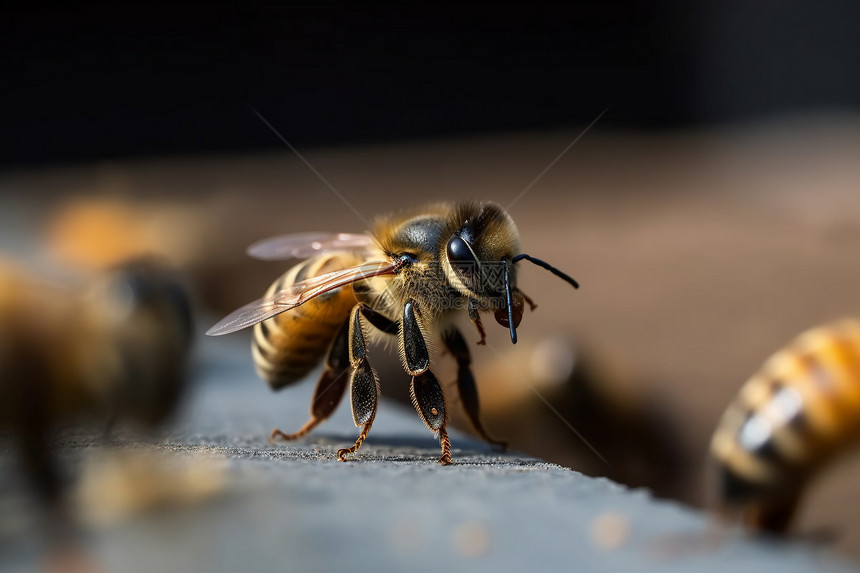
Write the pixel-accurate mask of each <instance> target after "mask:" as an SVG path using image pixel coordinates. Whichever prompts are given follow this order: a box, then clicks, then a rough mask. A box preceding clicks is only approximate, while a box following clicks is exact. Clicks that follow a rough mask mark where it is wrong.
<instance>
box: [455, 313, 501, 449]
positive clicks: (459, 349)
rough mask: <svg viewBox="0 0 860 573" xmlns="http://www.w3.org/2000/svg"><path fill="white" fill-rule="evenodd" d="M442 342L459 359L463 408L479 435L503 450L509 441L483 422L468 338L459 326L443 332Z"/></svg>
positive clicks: (458, 370)
mask: <svg viewBox="0 0 860 573" xmlns="http://www.w3.org/2000/svg"><path fill="white" fill-rule="evenodd" d="M442 342H443V343H444V344H445V347H446V348H447V349H448V351H449V352H450V353H451V355H452V356H453V357H454V359H455V360H456V361H457V389H458V390H459V392H460V399H461V400H462V402H463V409H464V410H465V411H466V415H467V416H468V417H469V421H471V422H472V426H473V427H474V428H475V431H476V432H478V435H479V436H481V438H483V440H484V441H485V442H487V443H490V444H492V445H494V446H498V447H499V448H501V449H502V451H504V450H507V449H508V443H507V442H505V441H502V440H497V439H495V438H493V437H492V436H490V434H488V433H487V430H485V429H484V425H483V424H482V423H481V417H480V415H479V411H480V404H479V402H478V388H477V386H476V385H475V377H474V376H473V375H472V368H471V364H472V356H471V354H470V353H469V347H468V346H467V345H466V339H465V338H463V334H462V333H461V332H460V330H459V329H457V328H452V329H450V330H447V331H445V332H444V333H443V334H442Z"/></svg>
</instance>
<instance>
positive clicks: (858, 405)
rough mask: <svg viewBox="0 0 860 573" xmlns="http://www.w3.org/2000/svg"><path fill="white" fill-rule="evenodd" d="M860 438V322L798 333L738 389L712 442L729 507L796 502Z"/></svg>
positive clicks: (850, 322)
mask: <svg viewBox="0 0 860 573" xmlns="http://www.w3.org/2000/svg"><path fill="white" fill-rule="evenodd" d="M858 437H860V321H856V320H841V321H838V322H835V323H832V324H829V325H825V326H822V327H819V328H815V329H812V330H809V331H807V332H805V333H803V334H801V335H800V336H799V337H798V338H797V339H796V340H794V341H793V342H792V343H791V344H790V345H789V346H787V347H786V348H784V349H783V350H780V351H779V352H777V353H776V354H774V355H773V356H772V357H771V358H770V359H769V360H768V361H767V362H766V363H765V364H764V366H763V367H762V369H761V370H760V371H759V372H758V373H757V374H756V375H754V376H753V377H752V378H750V379H749V381H747V383H746V384H745V385H744V386H743V387H742V388H741V391H740V393H739V394H738V396H737V398H736V399H735V401H734V402H733V403H732V405H731V406H730V407H729V409H728V410H727V411H726V412H725V414H723V417H722V420H721V421H720V424H719V425H718V426H717V430H716V432H715V433H714V437H713V439H712V441H711V454H712V455H713V457H714V458H715V459H716V460H717V462H718V463H719V464H720V466H721V473H722V476H721V477H722V484H721V486H720V487H721V491H720V495H721V498H722V500H723V501H724V502H726V503H737V502H745V501H747V500H756V498H758V501H761V500H762V499H763V498H767V497H774V498H780V497H782V498H783V499H788V500H791V502H792V504H793V503H794V501H796V500H795V499H794V498H796V497H797V495H799V493H798V492H799V490H800V489H801V488H802V486H803V485H804V483H805V481H806V479H807V477H809V475H810V474H811V473H813V472H814V471H815V470H817V469H818V468H819V467H820V465H822V464H823V462H824V461H826V460H827V459H828V458H829V457H831V456H832V455H834V454H836V453H838V452H839V451H840V450H842V449H844V448H846V447H847V446H849V445H852V444H853V443H854V442H855V441H857V439H858Z"/></svg>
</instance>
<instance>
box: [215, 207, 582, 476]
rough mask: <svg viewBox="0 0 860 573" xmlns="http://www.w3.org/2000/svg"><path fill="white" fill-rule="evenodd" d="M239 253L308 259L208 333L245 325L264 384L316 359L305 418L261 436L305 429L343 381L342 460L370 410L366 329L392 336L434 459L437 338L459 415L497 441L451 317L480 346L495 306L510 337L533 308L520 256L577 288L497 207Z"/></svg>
mask: <svg viewBox="0 0 860 573" xmlns="http://www.w3.org/2000/svg"><path fill="white" fill-rule="evenodd" d="M249 254H250V255H251V256H254V257H257V258H262V259H288V258H306V257H310V258H308V259H307V260H305V261H304V262H302V263H300V264H298V265H296V266H295V267H293V268H292V269H290V270H289V271H288V272H287V273H286V274H285V275H283V276H282V277H281V278H279V279H278V280H277V281H275V283H274V284H273V285H272V286H271V288H269V290H268V292H267V293H266V295H265V296H264V298H262V299H261V300H257V301H255V302H252V303H250V304H249V305H246V306H244V307H242V308H240V309H239V310H237V311H236V312H234V313H233V314H231V315H229V316H227V317H226V318H225V319H224V320H222V321H221V322H220V323H218V324H217V325H215V326H214V327H212V328H211V329H210V330H209V331H208V332H207V334H209V335H220V334H227V333H229V332H234V331H236V330H239V329H242V328H245V327H248V326H252V325H253V326H254V338H253V343H252V351H253V355H254V362H255V364H256V367H257V372H258V373H259V374H260V376H261V377H262V378H263V379H265V380H266V381H267V382H268V383H269V384H270V386H271V387H272V388H273V389H278V388H282V387H284V386H286V385H288V384H292V383H294V382H296V381H298V380H300V379H302V378H303V377H304V376H305V375H306V374H307V373H308V372H310V370H311V369H312V368H313V367H314V366H316V364H318V363H319V362H320V360H322V359H323V357H324V356H325V357H326V358H325V369H324V371H323V374H322V376H321V378H320V380H319V382H318V383H317V387H316V390H315V393H314V398H313V402H312V403H311V416H310V419H309V420H308V422H307V423H306V424H305V425H304V427H302V428H301V429H300V430H299V431H297V432H295V433H293V434H285V433H283V432H281V431H280V430H275V431H273V432H272V435H271V439H273V440H274V439H276V438H280V439H285V440H291V439H295V438H298V437H300V436H303V435H305V434H306V433H308V432H309V431H310V430H312V429H313V428H314V427H316V426H317V425H318V424H319V423H320V422H322V421H324V420H325V419H327V418H328V417H329V416H330V415H331V414H332V412H334V410H335V408H336V407H337V405H338V403H339V402H340V400H341V398H342V396H343V394H344V393H345V391H346V388H347V386H348V387H349V388H350V398H351V402H352V415H353V420H354V421H355V425H356V426H361V427H362V430H361V433H360V435H359V437H358V439H357V440H356V441H355V444H354V445H353V446H352V447H350V448H344V449H341V450H339V451H338V459H339V460H341V461H345V460H346V456H347V455H348V454H352V453H354V452H355V451H356V450H358V448H359V447H360V446H361V444H362V443H363V442H364V440H365V438H366V437H367V434H368V432H369V431H370V428H371V426H372V424H373V420H374V417H375V416H376V409H377V404H378V400H379V381H378V379H377V376H376V372H375V371H374V370H373V369H372V368H371V366H370V362H369V359H368V356H367V346H368V339H369V337H374V338H377V337H385V336H396V337H397V342H398V349H399V352H400V358H401V360H402V362H403V367H404V369H405V370H406V372H407V373H408V374H409V375H411V376H412V384H411V388H410V393H411V396H412V402H413V404H414V406H415V409H416V410H417V411H418V414H419V416H420V417H421V419H422V420H423V421H424V423H425V424H426V425H427V427H428V428H430V430H432V431H434V432H437V433H438V437H439V440H440V444H441V447H442V456H441V458H440V459H439V461H440V462H441V463H442V464H450V463H451V446H450V442H449V440H448V433H447V430H446V421H447V412H446V405H445V397H444V394H443V392H442V387H441V386H440V385H439V381H438V380H437V379H436V376H435V375H434V374H433V372H432V371H431V370H430V366H431V348H432V346H433V343H434V342H435V341H436V340H438V339H440V338H441V340H442V343H443V345H444V346H445V348H446V349H447V350H448V351H450V353H451V355H452V356H453V357H454V359H455V360H456V361H457V365H458V374H457V386H458V389H459V392H460V397H461V399H462V403H463V405H464V408H465V410H466V413H467V415H468V417H469V419H470V420H471V422H472V424H473V425H474V427H475V429H476V430H477V432H478V433H479V434H480V435H481V436H482V437H483V438H484V439H485V440H487V441H488V442H490V443H493V444H497V445H500V446H502V447H504V446H505V444H504V442H500V441H498V440H495V439H493V438H491V437H490V436H489V435H488V434H487V432H486V431H485V430H484V428H483V426H482V424H481V421H480V417H479V407H478V394H477V390H476V387H475V380H474V377H473V375H472V372H471V369H470V364H471V357H470V354H469V349H468V347H467V345H466V341H465V339H464V338H463V335H462V333H461V332H460V331H459V329H457V327H456V326H455V325H454V321H453V319H454V318H455V316H456V315H457V314H459V313H462V312H463V311H465V312H466V313H468V316H469V318H470V319H471V320H472V322H473V323H474V324H475V326H476V327H477V329H478V332H479V334H480V337H481V339H480V341H479V344H483V343H484V341H485V338H484V334H485V333H484V328H483V325H482V323H481V315H480V312H484V311H493V312H494V316H495V319H496V321H497V322H498V323H499V324H501V325H503V326H506V327H508V328H509V330H510V335H511V341H512V342H514V343H516V340H517V338H516V336H517V335H516V327H517V326H518V325H519V323H520V320H521V319H522V314H523V309H524V306H525V303H528V304H529V305H530V306H531V307H532V308H534V305H533V303H532V302H531V300H530V299H529V298H528V297H526V296H525V295H524V294H523V293H522V292H521V291H520V290H519V289H518V288H517V286H516V278H517V274H516V271H517V268H516V266H515V265H516V263H517V262H518V261H521V260H528V261H530V262H532V263H535V264H537V265H539V266H541V267H543V268H545V269H547V270H549V271H551V272H552V273H553V274H555V275H556V276H558V277H560V278H562V279H563V280H565V281H567V282H568V283H570V284H571V285H573V286H574V287H578V286H579V285H578V284H577V283H576V281H575V280H573V279H572V278H570V277H569V276H567V275H566V274H564V273H563V272H561V271H559V270H558V269H556V268H555V267H553V266H551V265H549V264H548V263H545V262H544V261H541V260H540V259H536V258H534V257H531V256H530V255H527V254H523V253H520V239H519V233H518V232H517V228H516V225H515V224H514V222H513V220H512V219H511V217H510V215H508V214H507V213H506V212H505V211H504V210H503V209H502V208H501V207H500V206H498V205H496V204H495V203H474V202H462V203H458V204H455V205H450V204H439V205H431V206H428V207H425V208H423V209H420V210H417V211H415V212H412V213H408V214H400V215H392V216H386V217H382V218H380V219H379V220H378V221H376V223H375V224H374V226H373V229H372V230H371V231H370V232H369V233H368V234H357V235H356V234H334V235H329V234H304V235H286V236H281V237H275V238H273V239H269V240H266V241H262V242H260V243H257V244H255V245H252V246H251V247H250V248H249ZM286 311H291V312H289V313H286ZM282 313H286V314H282Z"/></svg>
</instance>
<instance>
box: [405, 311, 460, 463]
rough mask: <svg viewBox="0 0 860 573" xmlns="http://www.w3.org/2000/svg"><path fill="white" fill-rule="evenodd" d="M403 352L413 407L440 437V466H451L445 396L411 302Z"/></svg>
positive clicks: (406, 320) (406, 319) (406, 313)
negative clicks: (432, 367) (434, 371)
mask: <svg viewBox="0 0 860 573" xmlns="http://www.w3.org/2000/svg"><path fill="white" fill-rule="evenodd" d="M400 349H401V352H402V355H403V360H404V364H405V366H406V371H407V372H408V373H409V374H411V375H412V385H411V387H410V389H409V393H410V396H411V397H412V405H413V406H415V409H416V410H417V411H418V415H419V416H420V417H421V420H422V421H423V422H424V424H425V425H426V426H427V427H428V428H430V429H431V430H433V431H434V432H437V433H438V437H439V445H440V446H441V447H442V456H441V457H440V458H439V463H440V464H442V465H449V464H451V463H453V462H452V461H451V442H450V440H449V439H448V430H447V428H446V424H447V421H448V416H447V409H446V407H445V394H444V393H443V392H442V387H441V386H440V385H439V380H437V379H436V376H435V375H434V374H433V373H432V372H431V371H430V352H429V351H428V350H427V342H426V338H425V335H424V332H423V331H422V329H421V324H420V322H419V320H418V314H417V309H416V307H415V303H414V301H412V300H409V301H407V302H406V304H405V305H404V306H403V321H402V323H401V329H400Z"/></svg>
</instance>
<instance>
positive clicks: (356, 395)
mask: <svg viewBox="0 0 860 573" xmlns="http://www.w3.org/2000/svg"><path fill="white" fill-rule="evenodd" d="M365 308H366V307H365V306H364V305H363V304H357V305H355V307H353V309H352V313H351V314H350V317H349V334H348V348H349V363H350V365H351V366H352V372H351V374H350V377H349V395H350V401H351V402H352V419H353V421H354V422H355V425H356V426H362V428H361V434H359V436H358V439H356V440H355V444H354V445H353V446H352V447H349V448H343V449H340V450H338V451H337V459H338V461H341V462H345V461H346V456H347V455H349V454H354V453H355V452H356V451H357V450H358V448H360V447H361V444H363V443H364V440H365V439H367V434H368V433H369V432H370V428H371V426H373V420H374V418H376V408H377V406H378V405H379V379H378V378H377V376H376V372H374V370H373V368H371V367H370V362H369V361H368V358H367V337H366V336H365V333H364V327H363V324H362V311H363V310H364V309H365Z"/></svg>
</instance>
